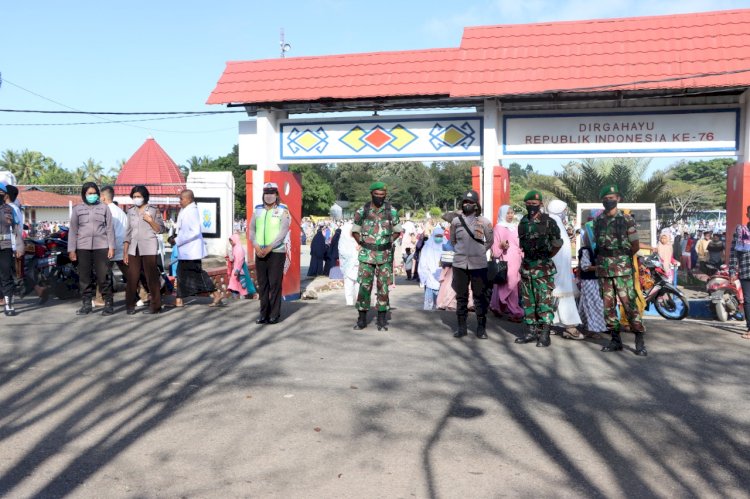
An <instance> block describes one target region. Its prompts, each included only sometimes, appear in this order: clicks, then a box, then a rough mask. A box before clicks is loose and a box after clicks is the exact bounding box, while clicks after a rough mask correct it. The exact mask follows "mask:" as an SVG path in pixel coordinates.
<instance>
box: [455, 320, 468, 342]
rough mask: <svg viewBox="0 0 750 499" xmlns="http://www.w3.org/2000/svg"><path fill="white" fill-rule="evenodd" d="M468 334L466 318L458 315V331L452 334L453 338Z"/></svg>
mask: <svg viewBox="0 0 750 499" xmlns="http://www.w3.org/2000/svg"><path fill="white" fill-rule="evenodd" d="M467 334H468V331H467V329H466V316H465V315H459V316H458V329H456V331H455V332H454V333H453V337H454V338H461V337H463V336H466V335H467Z"/></svg>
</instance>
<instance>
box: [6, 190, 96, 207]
mask: <svg viewBox="0 0 750 499" xmlns="http://www.w3.org/2000/svg"><path fill="white" fill-rule="evenodd" d="M18 199H19V200H20V201H21V206H23V207H29V208H67V207H68V202H69V201H72V202H73V206H75V205H77V204H81V203H82V202H83V200H82V199H81V196H66V195H63V194H55V193H54V192H45V191H39V190H36V189H34V190H23V191H20V192H19V193H18Z"/></svg>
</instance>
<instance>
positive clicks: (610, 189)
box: [599, 184, 620, 199]
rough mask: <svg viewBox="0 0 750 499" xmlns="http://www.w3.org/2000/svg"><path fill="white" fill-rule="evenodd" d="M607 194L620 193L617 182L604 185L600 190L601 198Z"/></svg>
mask: <svg viewBox="0 0 750 499" xmlns="http://www.w3.org/2000/svg"><path fill="white" fill-rule="evenodd" d="M607 194H620V189H618V188H617V186H616V185H615V184H607V185H605V186H604V187H602V190H601V191H599V199H601V198H603V197H604V196H606V195H607Z"/></svg>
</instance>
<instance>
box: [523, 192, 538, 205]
mask: <svg viewBox="0 0 750 499" xmlns="http://www.w3.org/2000/svg"><path fill="white" fill-rule="evenodd" d="M541 200H542V193H541V192H539V191H529V192H527V193H526V195H525V196H524V197H523V202H524V203H525V202H526V201H541Z"/></svg>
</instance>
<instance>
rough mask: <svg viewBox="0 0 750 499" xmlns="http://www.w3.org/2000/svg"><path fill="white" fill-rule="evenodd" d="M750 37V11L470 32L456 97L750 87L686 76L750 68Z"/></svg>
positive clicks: (728, 78) (734, 77)
mask: <svg viewBox="0 0 750 499" xmlns="http://www.w3.org/2000/svg"><path fill="white" fill-rule="evenodd" d="M748 33H750V9H744V10H732V11H720V12H704V13H698V14H682V15H671V16H657V17H633V18H623V19H598V20H592V21H576V22H555V23H539V24H525V25H504V26H486V27H475V28H466V29H465V30H464V36H463V40H462V41H461V59H460V61H459V63H458V64H457V66H456V72H455V78H454V80H453V86H452V87H451V96H455V97H467V96H487V95H509V94H532V93H540V92H549V91H556V90H560V91H575V90H578V89H589V88H591V87H600V86H602V87H605V86H614V85H617V89H618V90H640V89H656V88H679V89H682V88H695V87H715V86H734V85H748V84H750V72H745V73H736V74H729V75H719V76H712V77H708V78H687V79H681V78H682V77H685V76H691V75H698V74H703V73H719V72H726V71H734V70H738V69H748V68H750V38H748V36H747V35H748ZM655 80H656V81H655ZM658 80H662V81H658ZM665 80H667V81H665ZM632 82H643V83H632ZM624 83H625V84H626V85H622V84H624ZM627 83H630V84H627ZM610 89H611V88H610ZM596 90H599V89H596Z"/></svg>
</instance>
